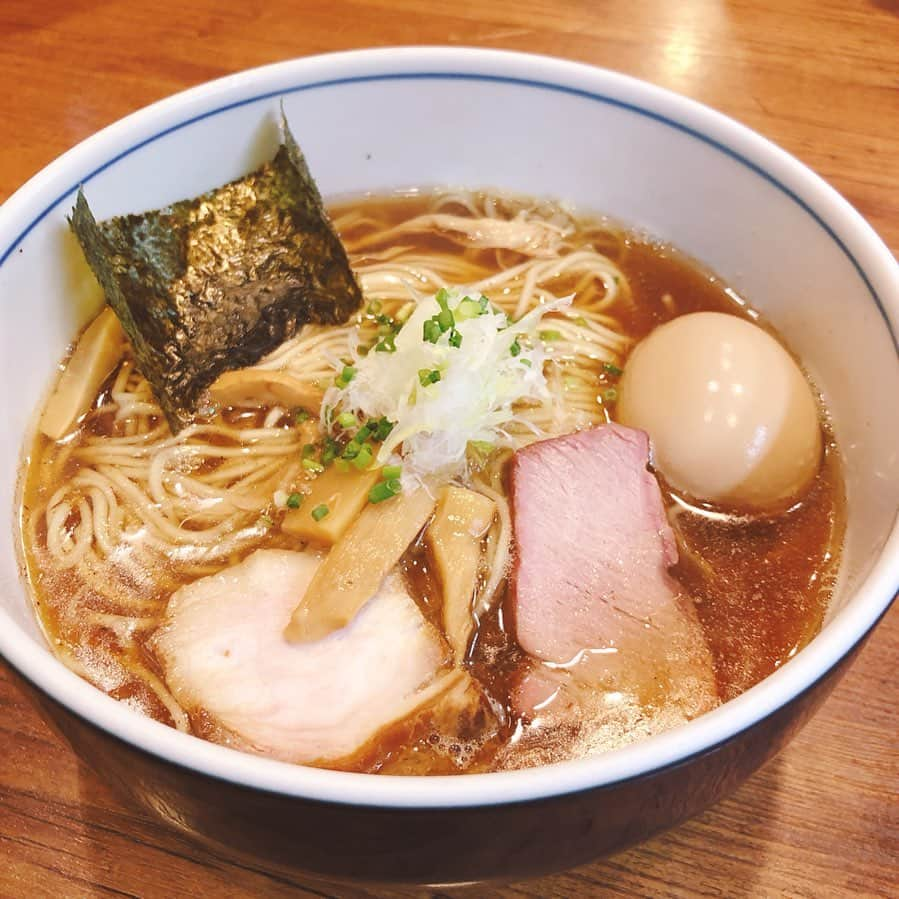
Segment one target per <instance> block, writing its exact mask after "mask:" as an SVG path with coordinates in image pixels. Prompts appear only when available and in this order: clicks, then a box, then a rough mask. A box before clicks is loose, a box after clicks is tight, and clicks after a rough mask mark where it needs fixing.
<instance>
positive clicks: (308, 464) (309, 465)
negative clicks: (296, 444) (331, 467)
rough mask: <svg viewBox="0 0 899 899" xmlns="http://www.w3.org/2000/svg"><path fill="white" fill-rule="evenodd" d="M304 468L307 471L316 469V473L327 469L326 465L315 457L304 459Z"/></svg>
mask: <svg viewBox="0 0 899 899" xmlns="http://www.w3.org/2000/svg"><path fill="white" fill-rule="evenodd" d="M303 468H305V469H306V471H314V472H315V473H316V474H319V473H320V472H323V471H324V470H325V466H324V465H322V464H321V462H316V461H315V459H303Z"/></svg>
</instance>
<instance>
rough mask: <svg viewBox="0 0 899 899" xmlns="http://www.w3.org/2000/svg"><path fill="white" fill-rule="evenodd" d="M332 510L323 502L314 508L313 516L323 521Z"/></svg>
mask: <svg viewBox="0 0 899 899" xmlns="http://www.w3.org/2000/svg"><path fill="white" fill-rule="evenodd" d="M330 511H331V510H330V509H329V508H328V507H327V506H326V505H325V504H324V503H322V504H321V505H320V506H316V507H315V508H314V509H313V510H312V517H313V518H314V519H315V520H316V521H321V520H322V519H323V518H324V517H325V516H326V515H327V514H328V512H330Z"/></svg>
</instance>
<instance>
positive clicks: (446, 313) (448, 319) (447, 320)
mask: <svg viewBox="0 0 899 899" xmlns="http://www.w3.org/2000/svg"><path fill="white" fill-rule="evenodd" d="M436 318H437V325H438V326H439V328H440V331H441V332H444V331H449V329H450V328H452V327H453V325H455V324H456V317H455V316H454V315H453V313H452V312H451V311H450V310H449V309H441V310H440V312H439V313H438V314H437V317H436Z"/></svg>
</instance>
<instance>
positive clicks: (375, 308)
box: [368, 300, 381, 314]
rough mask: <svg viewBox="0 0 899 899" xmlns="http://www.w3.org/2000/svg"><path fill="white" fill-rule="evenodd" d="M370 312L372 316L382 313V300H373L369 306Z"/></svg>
mask: <svg viewBox="0 0 899 899" xmlns="http://www.w3.org/2000/svg"><path fill="white" fill-rule="evenodd" d="M368 311H369V312H370V313H372V314H375V313H377V312H380V311H381V301H380V300H372V301H371V302H370V303H369V304H368Z"/></svg>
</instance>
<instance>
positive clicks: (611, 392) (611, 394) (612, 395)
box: [602, 387, 618, 403]
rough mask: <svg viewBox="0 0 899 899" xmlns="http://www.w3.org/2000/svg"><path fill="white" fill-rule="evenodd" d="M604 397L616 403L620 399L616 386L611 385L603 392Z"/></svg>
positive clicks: (609, 401) (607, 400) (608, 401)
mask: <svg viewBox="0 0 899 899" xmlns="http://www.w3.org/2000/svg"><path fill="white" fill-rule="evenodd" d="M602 398H603V399H604V400H605V401H606V402H607V403H614V402H615V400H617V399H618V391H617V390H616V389H615V388H614V387H610V388H609V389H608V390H604V391H603V392H602Z"/></svg>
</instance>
